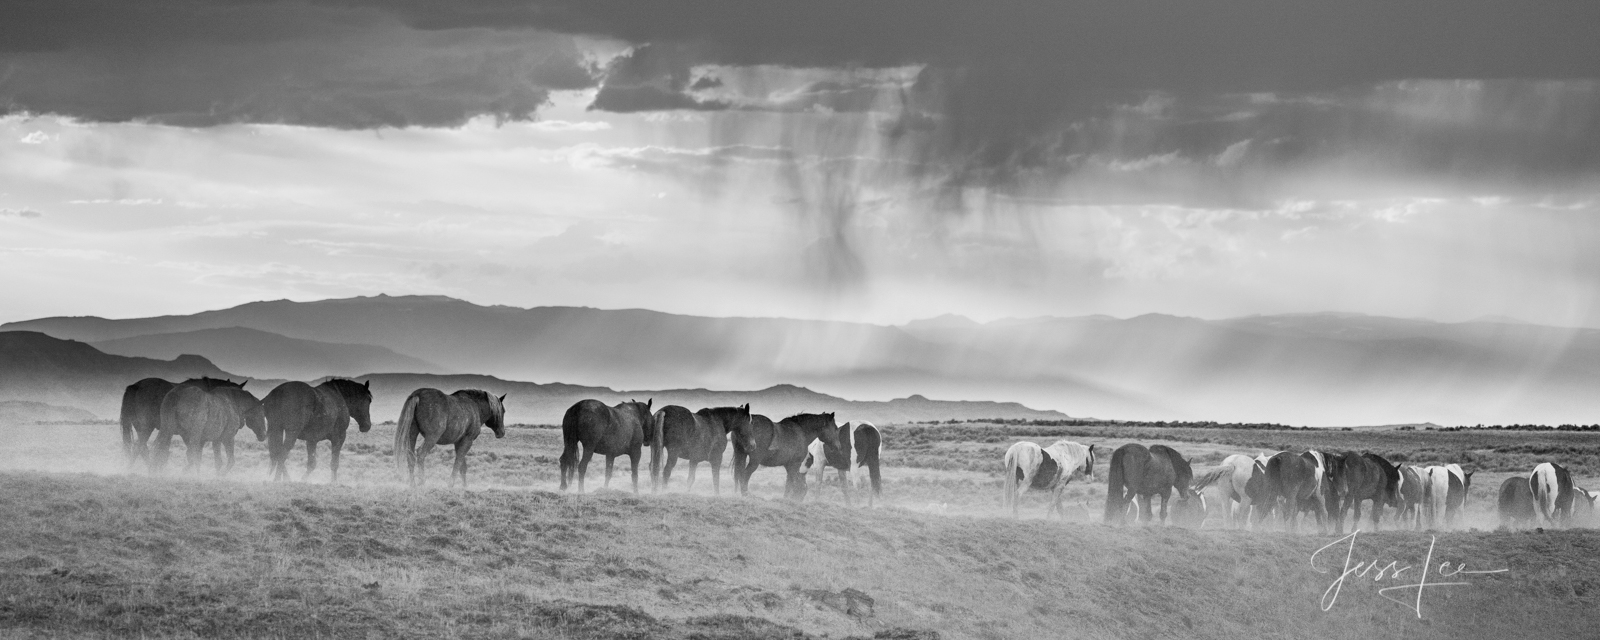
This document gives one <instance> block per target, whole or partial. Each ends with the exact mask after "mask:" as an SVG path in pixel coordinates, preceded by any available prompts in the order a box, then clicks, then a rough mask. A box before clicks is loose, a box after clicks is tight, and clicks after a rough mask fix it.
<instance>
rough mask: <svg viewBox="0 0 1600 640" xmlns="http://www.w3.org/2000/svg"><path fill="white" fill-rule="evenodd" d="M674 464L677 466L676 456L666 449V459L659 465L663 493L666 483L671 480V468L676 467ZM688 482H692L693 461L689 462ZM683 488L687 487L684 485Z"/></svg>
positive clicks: (691, 483)
mask: <svg viewBox="0 0 1600 640" xmlns="http://www.w3.org/2000/svg"><path fill="white" fill-rule="evenodd" d="M676 466H678V456H675V455H672V452H671V451H668V452H667V461H666V463H664V464H662V465H661V491H662V492H663V493H665V492H666V490H667V484H668V483H669V482H671V480H672V468H673V467H676ZM689 484H690V485H693V484H694V463H693V462H691V463H689ZM684 489H685V490H687V489H688V487H685V488H684Z"/></svg>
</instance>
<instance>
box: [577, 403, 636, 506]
mask: <svg viewBox="0 0 1600 640" xmlns="http://www.w3.org/2000/svg"><path fill="white" fill-rule="evenodd" d="M652 402H655V401H654V400H646V401H644V402H637V401H633V400H630V401H628V402H623V403H621V404H618V405H617V406H615V407H608V406H606V405H605V403H604V402H601V401H599V400H579V401H578V403H577V404H574V405H572V406H571V407H570V408H568V409H567V413H566V415H565V416H562V418H561V437H562V439H563V440H564V441H565V442H566V447H565V448H564V449H562V451H561V490H562V491H566V490H567V484H568V483H569V482H570V479H571V478H572V476H573V474H574V473H576V474H577V476H578V492H579V493H583V479H584V476H585V475H586V474H587V473H588V471H589V459H590V458H593V457H594V454H596V453H598V454H600V455H603V456H605V457H606V481H605V485H603V486H610V484H611V469H612V465H613V464H614V463H615V462H616V459H617V456H622V455H625V456H628V466H629V467H630V468H631V469H632V471H633V492H634V493H638V492H639V458H640V454H641V453H643V449H644V445H645V433H646V428H647V425H649V426H652V427H653V422H652V421H653V419H654V418H653V417H652V416H651V415H650V404H651V403H652ZM650 431H651V432H654V429H653V428H651V429H650ZM580 444H581V445H583V458H582V459H581V460H580V459H579V458H578V445H580Z"/></svg>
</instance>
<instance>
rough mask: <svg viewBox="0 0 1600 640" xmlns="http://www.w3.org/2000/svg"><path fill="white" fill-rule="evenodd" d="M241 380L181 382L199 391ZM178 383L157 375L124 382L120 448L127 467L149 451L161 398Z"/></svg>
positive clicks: (241, 384)
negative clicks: (126, 461) (126, 383)
mask: <svg viewBox="0 0 1600 640" xmlns="http://www.w3.org/2000/svg"><path fill="white" fill-rule="evenodd" d="M245 382H248V380H243V381H239V382H233V381H231V380H222V379H219V378H206V377H200V378H190V379H188V380H185V381H183V382H182V383H181V384H187V385H195V386H198V387H200V389H201V390H204V391H211V390H213V389H216V388H219V387H234V388H240V389H242V388H244V385H245ZM177 386H178V384H176V383H172V382H167V381H166V380H162V379H161V378H145V379H143V380H140V381H138V382H135V383H133V384H130V385H128V388H127V389H125V390H123V392H122V416H121V417H122V420H121V422H122V451H123V453H124V454H125V455H126V456H127V458H128V467H129V468H132V467H133V465H134V464H135V463H137V462H138V461H139V459H140V458H146V457H147V454H148V451H149V446H148V444H149V442H150V434H152V433H154V432H155V431H156V429H159V428H161V401H162V400H164V399H165V398H166V397H167V394H168V393H170V392H171V391H172V390H173V389H174V388H175V387H177Z"/></svg>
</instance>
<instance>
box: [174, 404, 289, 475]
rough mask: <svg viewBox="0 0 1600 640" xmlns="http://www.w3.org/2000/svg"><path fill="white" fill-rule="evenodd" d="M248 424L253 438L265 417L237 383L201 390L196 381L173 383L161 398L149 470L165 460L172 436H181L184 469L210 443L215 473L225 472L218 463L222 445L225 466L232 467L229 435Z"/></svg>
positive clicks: (262, 434)
mask: <svg viewBox="0 0 1600 640" xmlns="http://www.w3.org/2000/svg"><path fill="white" fill-rule="evenodd" d="M245 426H249V427H250V430H251V431H253V432H255V434H256V437H257V438H264V437H265V436H266V421H265V419H264V417H263V416H262V412H261V402H260V401H259V400H256V397H255V396H253V395H250V392H249V391H245V390H244V389H241V388H239V387H217V388H216V389H215V390H214V391H205V390H203V389H201V388H200V386H199V385H190V384H181V385H178V386H177V387H174V388H173V390H172V391H170V392H168V393H167V396H166V397H165V398H163V399H162V400H161V427H160V429H159V434H160V435H158V436H156V441H155V445H154V447H155V452H154V454H153V455H151V456H150V462H149V464H150V473H152V474H155V473H159V472H160V471H161V470H162V469H163V468H165V467H166V464H167V454H168V451H169V450H170V448H171V446H172V437H173V436H177V437H179V438H181V439H182V440H183V445H184V448H185V449H187V450H188V451H187V454H188V455H187V456H186V457H187V459H188V464H186V465H184V471H186V472H187V471H190V470H192V469H194V467H195V465H197V464H200V457H201V456H202V455H203V454H204V453H205V450H206V445H207V444H210V445H211V453H212V457H213V458H214V460H215V461H216V467H217V475H219V476H220V475H222V474H223V473H225V472H226V470H225V469H224V468H223V464H222V447H223V444H224V443H226V444H227V447H228V464H227V468H228V469H232V468H233V436H234V434H235V433H237V432H238V431H239V429H240V428H241V427H245Z"/></svg>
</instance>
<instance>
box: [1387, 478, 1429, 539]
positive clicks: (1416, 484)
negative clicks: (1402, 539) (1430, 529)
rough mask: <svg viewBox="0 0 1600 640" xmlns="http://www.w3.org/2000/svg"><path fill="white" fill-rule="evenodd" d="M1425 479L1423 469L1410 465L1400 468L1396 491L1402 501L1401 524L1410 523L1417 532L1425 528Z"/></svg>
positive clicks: (1399, 515)
mask: <svg viewBox="0 0 1600 640" xmlns="http://www.w3.org/2000/svg"><path fill="white" fill-rule="evenodd" d="M1425 477H1426V474H1424V473H1423V470H1422V467H1418V466H1415V465H1409V464H1408V465H1405V466H1403V467H1400V482H1399V484H1398V485H1397V487H1396V490H1395V493H1396V494H1398V496H1399V500H1400V513H1399V514H1398V516H1397V517H1398V519H1399V520H1400V522H1401V523H1406V522H1407V521H1409V523H1410V526H1411V528H1412V529H1415V530H1417V531H1421V530H1422V528H1423V520H1422V516H1423V506H1424V500H1423V489H1424V488H1425V483H1424V482H1423V480H1424V478H1425Z"/></svg>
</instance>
